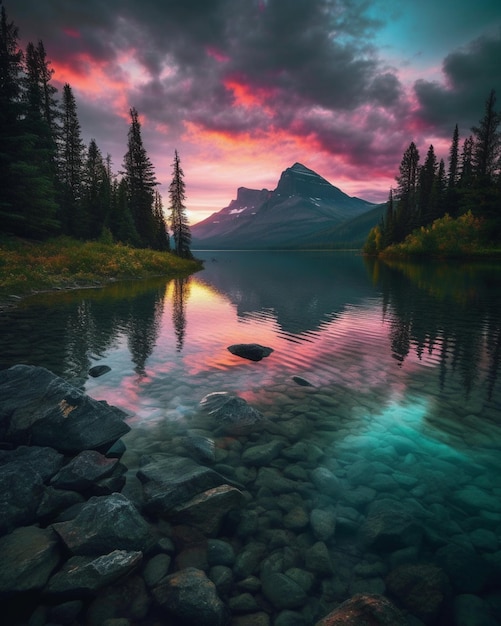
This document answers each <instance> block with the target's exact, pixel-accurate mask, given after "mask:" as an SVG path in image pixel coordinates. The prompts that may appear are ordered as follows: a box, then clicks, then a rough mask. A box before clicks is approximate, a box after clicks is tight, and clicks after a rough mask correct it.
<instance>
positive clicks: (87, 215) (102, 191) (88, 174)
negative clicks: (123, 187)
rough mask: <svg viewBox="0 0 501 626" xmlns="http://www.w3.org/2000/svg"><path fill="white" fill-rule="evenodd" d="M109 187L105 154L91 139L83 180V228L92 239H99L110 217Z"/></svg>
mask: <svg viewBox="0 0 501 626" xmlns="http://www.w3.org/2000/svg"><path fill="white" fill-rule="evenodd" d="M108 187H109V181H108V172H107V169H106V166H105V164H104V160H103V155H102V154H101V151H100V150H99V148H98V147H97V144H96V140H95V139H91V140H90V143H89V147H88V149H87V158H86V160H85V164H84V168H83V180H82V218H83V220H85V221H84V223H83V224H82V228H83V232H84V233H85V231H86V236H87V237H90V238H91V239H97V238H98V237H99V236H100V235H101V232H102V230H103V228H104V225H105V223H106V221H107V218H108V214H109V193H108ZM85 226H86V228H85V229H84V227H85Z"/></svg>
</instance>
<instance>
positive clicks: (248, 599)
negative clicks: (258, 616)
mask: <svg viewBox="0 0 501 626" xmlns="http://www.w3.org/2000/svg"><path fill="white" fill-rule="evenodd" d="M228 607H229V609H230V611H231V613H232V615H233V614H234V613H252V612H255V611H257V610H258V609H259V605H258V604H257V602H256V600H255V598H254V596H253V595H252V594H250V593H248V592H247V593H241V594H239V595H238V596H233V597H232V598H230V599H229V600H228Z"/></svg>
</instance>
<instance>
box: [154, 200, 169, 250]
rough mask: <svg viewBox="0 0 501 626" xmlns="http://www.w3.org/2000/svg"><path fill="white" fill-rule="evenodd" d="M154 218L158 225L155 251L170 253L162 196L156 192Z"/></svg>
mask: <svg viewBox="0 0 501 626" xmlns="http://www.w3.org/2000/svg"><path fill="white" fill-rule="evenodd" d="M153 216H154V218H155V225H156V237H155V246H154V247H155V249H156V250H161V251H162V252H168V251H169V250H170V240H169V233H168V230H167V224H166V222H165V216H164V210H163V204H162V196H161V195H160V193H159V192H158V191H155V201H154V204H153Z"/></svg>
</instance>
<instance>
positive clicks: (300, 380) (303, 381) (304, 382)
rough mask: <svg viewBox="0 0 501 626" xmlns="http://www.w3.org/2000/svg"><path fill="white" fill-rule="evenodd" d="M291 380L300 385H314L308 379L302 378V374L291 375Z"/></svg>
mask: <svg viewBox="0 0 501 626" xmlns="http://www.w3.org/2000/svg"><path fill="white" fill-rule="evenodd" d="M292 380H293V381H294V382H295V383H296V384H297V385H300V386H301V387H314V386H315V385H314V384H313V383H310V381H309V380H306V378H303V377H302V376H293V377H292Z"/></svg>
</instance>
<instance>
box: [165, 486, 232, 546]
mask: <svg viewBox="0 0 501 626" xmlns="http://www.w3.org/2000/svg"><path fill="white" fill-rule="evenodd" d="M243 502H244V496H243V494H242V492H241V491H239V490H238V489H236V488H235V487H231V486H230V485H219V486H217V487H213V488H212V489H207V491H204V492H202V493H199V494H197V495H196V496H194V497H193V498H191V500H188V501H187V502H183V503H182V504H179V505H178V506H175V507H173V508H172V509H171V511H170V512H169V514H168V516H167V517H168V519H169V520H171V521H172V522H173V523H174V524H187V525H189V526H193V527H194V528H198V529H199V530H201V531H202V532H203V533H204V535H207V536H208V537H214V536H216V535H217V533H218V531H219V529H220V528H221V524H222V522H223V519H224V518H225V516H226V515H227V514H228V513H229V512H230V511H233V510H234V509H238V508H239V507H240V506H241V505H242V503H243Z"/></svg>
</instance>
